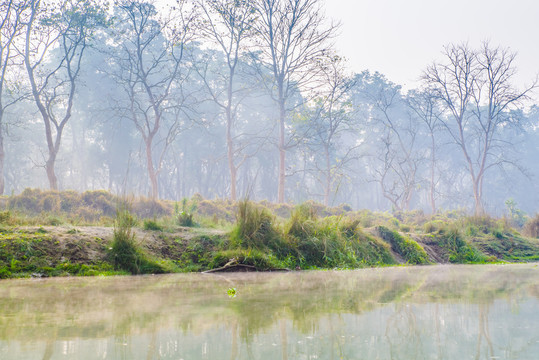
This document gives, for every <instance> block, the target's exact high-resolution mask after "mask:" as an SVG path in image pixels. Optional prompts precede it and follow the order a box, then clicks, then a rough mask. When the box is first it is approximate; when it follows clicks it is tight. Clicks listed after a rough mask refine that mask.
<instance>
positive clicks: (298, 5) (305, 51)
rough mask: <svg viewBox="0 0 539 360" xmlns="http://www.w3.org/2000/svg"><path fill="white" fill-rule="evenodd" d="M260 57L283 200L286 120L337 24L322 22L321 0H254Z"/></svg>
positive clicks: (311, 78)
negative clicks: (274, 113) (273, 109)
mask: <svg viewBox="0 0 539 360" xmlns="http://www.w3.org/2000/svg"><path fill="white" fill-rule="evenodd" d="M255 4H256V5H255V6H256V11H257V13H258V21H257V24H256V32H257V37H258V39H259V48H260V51H261V56H260V59H261V60H262V61H263V62H264V63H265V65H266V66H267V67H269V68H270V69H271V74H272V78H271V79H266V80H270V81H268V82H266V86H267V88H268V90H270V91H271V94H272V96H273V98H274V100H275V102H276V104H277V106H278V128H279V135H278V141H277V147H278V150H279V171H278V173H279V175H278V176H279V180H278V191H277V200H278V202H280V203H282V202H284V201H285V178H286V164H285V161H286V152H287V150H288V149H289V148H290V146H291V144H292V141H291V137H288V138H287V121H288V120H289V117H290V114H291V112H292V110H293V109H294V108H295V107H296V106H297V105H298V104H297V103H293V101H292V100H293V99H294V97H296V98H297V95H298V94H297V93H296V92H297V89H301V90H302V91H304V95H305V94H307V93H308V92H309V91H310V90H311V88H312V87H314V86H315V84H316V83H317V80H318V79H317V75H318V73H319V71H318V70H319V68H318V67H317V63H318V61H319V60H320V58H321V57H322V56H323V55H324V54H326V53H327V52H328V50H329V48H330V47H331V44H330V40H331V39H332V37H333V36H334V35H335V32H336V30H337V25H334V24H329V25H327V24H326V20H325V18H324V16H323V15H322V14H323V11H322V10H321V9H320V7H321V0H256V1H255Z"/></svg>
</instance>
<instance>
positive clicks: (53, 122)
mask: <svg viewBox="0 0 539 360" xmlns="http://www.w3.org/2000/svg"><path fill="white" fill-rule="evenodd" d="M30 10H31V12H30V15H29V17H28V19H27V20H26V21H25V35H26V39H25V46H24V50H23V52H22V55H23V56H24V64H25V67H26V71H27V73H28V80H29V83H30V88H31V91H32V96H33V99H34V102H35V104H36V105H37V108H38V110H39V113H40V114H41V117H42V119H43V123H44V125H45V138H46V141H47V149H48V155H47V159H46V161H45V169H46V171H47V177H48V180H49V186H50V188H51V189H54V190H56V189H58V179H57V177H56V173H55V169H54V166H55V162H56V158H57V156H58V152H59V150H60V144H61V140H62V134H63V131H64V128H65V126H66V124H67V123H68V121H69V120H70V119H71V115H72V110H73V99H74V96H75V94H76V88H77V85H78V80H79V76H80V73H81V68H82V66H81V64H82V58H83V56H84V53H85V50H86V49H87V47H88V46H89V40H90V38H91V36H92V34H93V32H94V31H95V29H96V28H97V27H99V26H101V25H103V24H104V21H105V17H104V12H103V11H102V8H101V7H100V6H99V4H95V2H92V1H89V0H65V1H62V2H61V3H60V4H59V5H58V6H57V7H53V6H51V5H48V4H45V3H43V2H42V1H41V0H32V1H31V3H30Z"/></svg>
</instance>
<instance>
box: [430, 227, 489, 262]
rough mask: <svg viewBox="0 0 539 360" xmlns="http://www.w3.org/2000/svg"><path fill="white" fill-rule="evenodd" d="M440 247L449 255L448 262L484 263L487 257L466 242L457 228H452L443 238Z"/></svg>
mask: <svg viewBox="0 0 539 360" xmlns="http://www.w3.org/2000/svg"><path fill="white" fill-rule="evenodd" d="M440 245H441V246H442V248H444V249H445V250H446V251H448V253H449V257H448V260H449V262H452V263H458V264H476V263H484V262H486V261H487V260H489V259H488V258H487V256H486V255H485V254H483V253H482V252H481V251H479V250H478V249H477V248H475V246H473V245H471V244H470V243H468V242H466V241H465V240H464V239H463V237H462V235H461V233H460V231H459V230H458V229H457V228H456V227H452V228H450V229H449V230H448V231H447V232H446V234H444V236H443V237H442V238H441V242H440Z"/></svg>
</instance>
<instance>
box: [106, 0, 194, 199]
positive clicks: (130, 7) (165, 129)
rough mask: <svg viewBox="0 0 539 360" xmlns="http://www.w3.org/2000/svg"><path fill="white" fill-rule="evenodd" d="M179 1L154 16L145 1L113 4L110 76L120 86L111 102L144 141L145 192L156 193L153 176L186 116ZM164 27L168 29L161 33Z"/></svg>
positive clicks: (187, 15) (187, 21)
mask: <svg viewBox="0 0 539 360" xmlns="http://www.w3.org/2000/svg"><path fill="white" fill-rule="evenodd" d="M185 4H186V1H179V2H178V3H177V6H176V7H174V9H173V11H172V12H171V13H170V15H171V16H169V17H167V18H164V19H158V18H157V15H158V14H157V10H156V8H155V6H154V5H153V4H152V3H151V2H141V1H136V0H126V1H122V2H120V3H119V4H118V12H119V14H118V18H117V20H118V22H117V27H116V28H115V29H114V32H115V33H116V34H117V36H116V38H115V44H114V47H113V49H112V50H111V51H110V54H111V56H112V59H113V60H114V62H113V67H114V70H112V71H111V76H113V77H114V78H115V79H116V80H117V81H118V83H119V84H120V86H121V87H122V88H123V90H124V94H123V95H124V98H123V99H120V100H118V101H117V103H116V105H115V107H116V110H118V111H119V112H120V116H121V117H123V118H126V119H128V120H130V121H132V122H133V124H134V125H135V127H136V129H137V131H138V132H139V134H140V136H141V137H142V140H143V142H144V151H145V154H146V168H147V171H148V177H149V180H150V186H151V193H150V195H151V198H153V199H156V198H157V197H158V196H159V184H158V177H159V173H160V172H161V170H162V164H163V159H164V157H165V154H166V152H167V150H168V148H169V146H170V144H171V143H172V142H173V141H174V139H175V138H176V136H177V135H178V133H179V132H180V131H181V130H182V129H183V126H184V123H183V120H185V118H186V111H185V107H184V104H185V102H186V101H187V100H186V98H187V97H188V95H186V94H184V93H183V92H182V83H183V82H184V81H185V79H186V78H187V75H186V74H185V71H184V70H185V69H184V68H182V65H184V63H185V62H186V48H187V46H188V44H189V42H190V40H191V36H192V35H193V34H192V31H191V30H192V29H191V25H192V23H193V21H194V20H193V19H194V18H193V14H192V13H191V10H189V11H186V10H185V8H184V7H185V6H186V5H185ZM166 32H168V33H166Z"/></svg>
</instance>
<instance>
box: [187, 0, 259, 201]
mask: <svg viewBox="0 0 539 360" xmlns="http://www.w3.org/2000/svg"><path fill="white" fill-rule="evenodd" d="M198 4H199V6H200V8H201V9H202V21H201V24H200V25H201V26H200V27H199V29H200V32H201V34H202V36H203V38H204V39H206V40H208V41H209V42H210V43H211V44H213V45H214V46H216V47H217V48H218V49H219V50H221V51H222V52H223V53H224V57H225V58H224V62H225V65H226V69H225V71H222V72H213V73H211V74H208V62H201V63H200V64H198V65H196V66H195V67H196V68H197V72H198V73H199V75H200V76H201V78H202V80H203V81H204V84H205V85H206V88H207V91H208V92H209V94H210V97H211V99H212V101H214V102H215V104H217V106H218V107H219V108H220V109H221V111H222V113H224V116H225V120H226V146H227V160H228V169H229V173H230V198H231V200H232V201H236V198H237V190H236V186H237V173H238V169H239V167H240V166H241V165H242V164H243V162H244V161H245V159H246V157H245V156H244V155H243V154H242V146H240V145H239V144H238V142H237V136H238V134H235V130H236V122H237V118H238V108H239V106H240V105H241V103H242V100H243V99H244V97H245V96H247V95H248V93H249V90H250V89H249V88H248V87H247V86H245V82H243V83H242V84H240V81H238V77H239V76H241V75H242V74H240V73H241V69H240V67H241V66H242V59H241V58H242V57H243V56H244V55H245V52H246V51H248V46H247V45H248V44H247V43H246V41H248V40H249V38H251V37H252V35H253V28H252V27H253V23H254V21H255V12H254V7H253V6H252V4H251V2H250V1H247V0H209V1H208V0H199V2H198ZM208 53H209V52H208ZM198 67H201V68H200V69H198ZM243 75H245V74H243ZM212 76H213V77H216V78H217V81H215V79H211V77H212Z"/></svg>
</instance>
